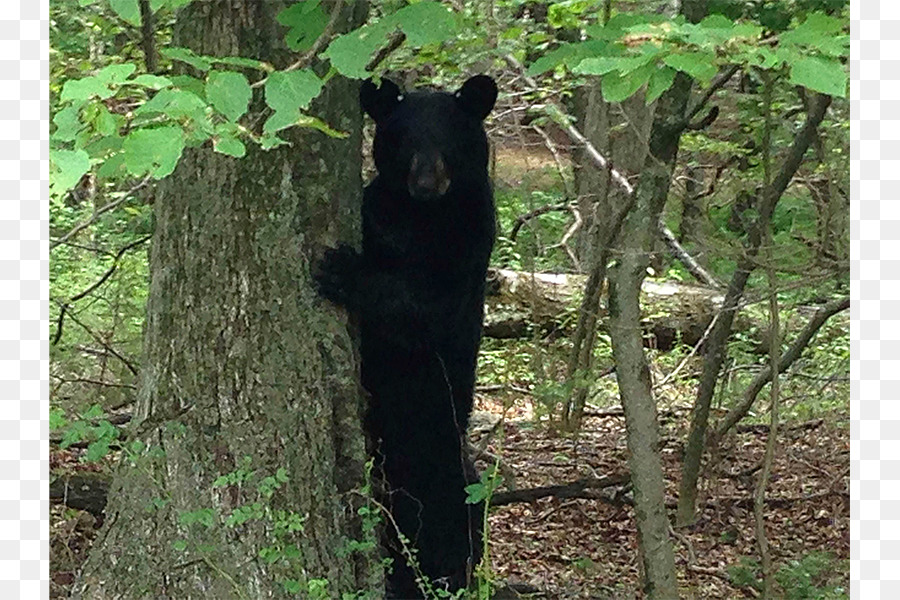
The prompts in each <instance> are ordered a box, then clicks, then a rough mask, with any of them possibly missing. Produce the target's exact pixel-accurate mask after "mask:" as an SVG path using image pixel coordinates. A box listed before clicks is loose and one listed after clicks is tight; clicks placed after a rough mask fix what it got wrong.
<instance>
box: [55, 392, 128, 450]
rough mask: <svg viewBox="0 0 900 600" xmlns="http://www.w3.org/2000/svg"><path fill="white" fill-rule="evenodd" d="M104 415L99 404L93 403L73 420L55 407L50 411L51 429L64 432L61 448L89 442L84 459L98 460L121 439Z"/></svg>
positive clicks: (117, 431)
mask: <svg viewBox="0 0 900 600" xmlns="http://www.w3.org/2000/svg"><path fill="white" fill-rule="evenodd" d="M104 416H105V414H104V412H103V409H102V408H101V407H100V405H99V404H94V405H92V406H91V407H90V408H89V409H87V410H86V411H84V412H82V413H81V414H80V415H79V416H78V418H77V419H75V420H73V421H71V422H69V421H68V420H67V419H66V417H65V413H64V412H63V411H62V409H58V408H57V409H53V410H51V411H50V430H51V431H62V432H63V438H62V441H61V442H60V444H59V447H60V448H68V447H69V446H71V445H72V444H77V443H79V442H88V446H87V451H86V452H85V454H84V456H83V457H82V460H83V461H84V462H97V461H99V460H100V459H102V458H103V457H104V456H106V455H107V454H108V453H109V447H110V445H111V444H112V443H114V442H115V441H116V440H118V439H119V430H118V429H116V427H115V426H114V425H113V424H112V423H110V422H109V421H108V420H107V419H105V418H103V417H104Z"/></svg>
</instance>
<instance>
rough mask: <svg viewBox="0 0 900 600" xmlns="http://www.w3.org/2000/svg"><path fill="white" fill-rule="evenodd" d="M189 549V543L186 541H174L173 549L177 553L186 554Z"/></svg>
mask: <svg viewBox="0 0 900 600" xmlns="http://www.w3.org/2000/svg"><path fill="white" fill-rule="evenodd" d="M186 548H187V542H186V541H185V540H172V549H173V550H175V551H176V552H184V551H185V549H186Z"/></svg>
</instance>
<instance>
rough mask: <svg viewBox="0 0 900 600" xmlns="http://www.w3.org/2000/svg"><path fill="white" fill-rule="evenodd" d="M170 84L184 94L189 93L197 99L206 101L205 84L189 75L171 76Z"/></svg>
mask: <svg viewBox="0 0 900 600" xmlns="http://www.w3.org/2000/svg"><path fill="white" fill-rule="evenodd" d="M169 79H171V80H172V84H173V85H174V86H176V87H178V88H180V89H181V90H183V91H185V92H191V93H192V94H194V95H195V96H197V97H198V98H203V99H206V82H205V81H203V80H202V79H197V78H196V77H191V76H190V75H172V76H171V77H169Z"/></svg>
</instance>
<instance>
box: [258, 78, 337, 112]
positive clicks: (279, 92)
mask: <svg viewBox="0 0 900 600" xmlns="http://www.w3.org/2000/svg"><path fill="white" fill-rule="evenodd" d="M323 85H324V82H323V81H322V80H321V79H319V77H318V76H317V75H316V74H315V73H313V72H312V71H311V70H309V69H303V70H300V71H276V72H274V73H272V74H271V75H269V79H268V80H267V81H266V104H268V105H269V106H270V107H272V108H273V109H275V111H276V112H279V111H288V112H289V111H297V110H299V109H301V108H306V107H308V106H309V103H310V102H312V100H313V98H315V97H316V96H318V95H319V92H321V91H322V86H323Z"/></svg>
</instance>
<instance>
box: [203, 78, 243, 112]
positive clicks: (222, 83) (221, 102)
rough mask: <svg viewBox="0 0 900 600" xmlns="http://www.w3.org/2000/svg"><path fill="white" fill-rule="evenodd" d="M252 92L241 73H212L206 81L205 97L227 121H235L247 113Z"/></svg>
mask: <svg viewBox="0 0 900 600" xmlns="http://www.w3.org/2000/svg"><path fill="white" fill-rule="evenodd" d="M252 96H253V90H252V89H250V83H249V82H248V81H247V78H246V77H244V75H242V74H241V73H235V72H233V71H224V72H222V71H213V72H211V73H210V74H209V77H208V78H207V80H206V97H207V99H208V100H209V102H210V104H212V105H213V106H214V107H215V109H216V110H218V111H219V112H220V113H222V114H223V115H225V116H226V117H227V118H228V120H229V121H237V120H238V119H240V118H241V116H242V115H243V114H244V113H245V112H247V108H248V107H249V106H250V98H251V97H252Z"/></svg>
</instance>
